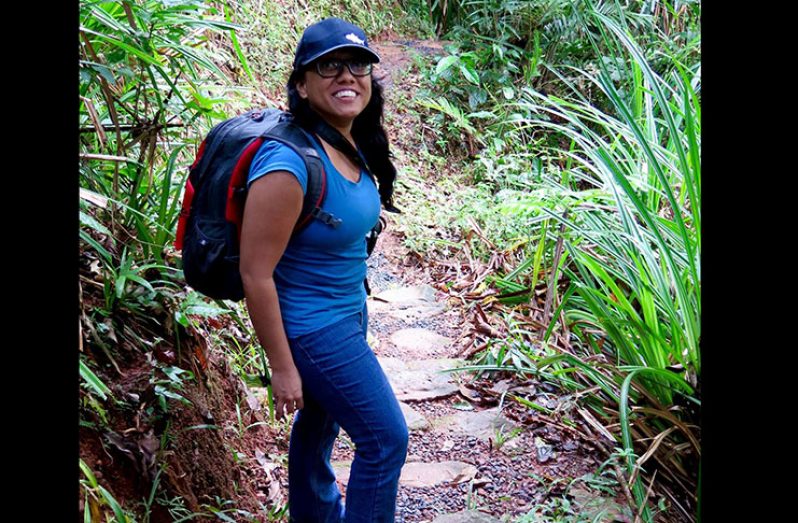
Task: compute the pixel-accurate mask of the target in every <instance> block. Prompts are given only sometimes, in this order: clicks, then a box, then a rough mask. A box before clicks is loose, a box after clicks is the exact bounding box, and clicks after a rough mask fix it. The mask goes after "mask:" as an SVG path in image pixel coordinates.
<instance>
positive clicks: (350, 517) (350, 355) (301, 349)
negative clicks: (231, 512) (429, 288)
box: [241, 18, 408, 523]
mask: <svg viewBox="0 0 798 523" xmlns="http://www.w3.org/2000/svg"><path fill="white" fill-rule="evenodd" d="M378 61H379V56H378V55H377V54H376V53H374V51H372V50H371V49H370V48H369V46H368V43H367V42H366V35H365V33H364V32H363V30H362V29H360V28H359V27H357V26H354V25H352V24H350V23H348V22H345V21H343V20H340V19H336V18H328V19H325V20H322V21H321V22H318V23H316V24H314V25H312V26H310V27H308V28H307V29H306V30H305V32H304V33H303V35H302V38H301V39H300V41H299V44H298V46H297V50H296V55H295V57H294V68H293V72H292V74H291V77H290V79H289V81H288V99H289V109H290V112H291V113H292V114H293V115H294V121H295V122H296V123H297V124H299V125H300V126H301V127H302V128H303V129H305V130H306V131H308V133H309V134H310V135H311V136H312V137H313V143H314V147H315V148H316V150H317V151H318V152H319V154H320V156H321V157H322V161H323V163H324V169H325V171H326V173H327V183H328V193H327V196H326V197H325V201H324V204H323V207H324V210H325V211H328V212H329V213H331V214H333V215H334V216H335V217H336V218H338V219H339V220H340V225H338V226H336V227H333V226H331V225H329V224H328V223H322V222H321V221H320V220H312V221H311V223H310V225H308V226H307V227H306V228H305V229H303V230H302V231H301V232H299V233H297V234H296V235H293V236H292V231H293V228H294V225H295V224H296V222H297V218H298V217H299V215H300V211H301V208H302V199H303V195H304V191H305V190H306V189H307V170H306V168H305V165H304V163H303V162H302V161H301V159H300V157H299V155H298V154H296V153H295V152H294V151H293V150H291V149H290V148H288V147H287V146H285V145H283V144H280V143H277V142H265V143H264V144H263V146H262V147H261V149H260V150H259V151H258V153H257V154H256V156H255V158H254V159H253V161H252V165H251V168H250V176H249V180H248V183H249V192H248V195H247V201H246V207H245V211H244V221H243V226H242V234H241V275H242V279H243V282H244V290H245V293H246V302H247V307H248V309H249V313H250V316H251V318H252V323H253V325H254V327H255V331H256V333H257V335H258V338H259V340H260V341H261V344H262V345H263V346H264V347H265V349H266V352H267V355H268V358H269V363H270V367H271V370H272V390H273V393H274V396H275V399H276V401H275V405H276V410H277V413H278V416H282V414H283V412H285V413H286V414H291V413H294V412H295V413H296V414H295V417H294V424H293V428H292V431H291V442H290V448H289V457H288V481H289V487H288V504H289V512H290V518H291V521H294V522H297V523H328V522H336V523H337V522H341V521H346V522H363V523H374V522H393V521H394V512H395V507H396V494H397V489H398V481H399V474H400V472H401V468H402V465H403V464H404V460H405V457H406V454H407V441H408V433H407V425H406V424H405V420H404V417H403V415H402V412H401V410H400V408H399V404H398V402H397V400H396V397H395V395H394V393H393V391H392V390H391V387H390V385H389V384H388V380H387V379H386V377H385V374H384V373H383V371H382V369H381V367H380V365H379V363H378V362H377V359H376V357H375V355H374V353H373V352H372V351H371V349H370V347H369V346H368V344H367V343H366V323H367V317H366V307H365V303H366V293H365V289H364V284H363V283H364V280H365V275H366V264H365V260H366V244H365V236H366V233H367V232H368V231H369V230H370V229H371V228H372V227H373V226H374V225H375V223H376V222H377V220H378V218H379V212H380V201H382V203H383V204H384V205H385V206H386V208H388V209H390V208H391V207H392V205H391V197H392V193H393V180H394V177H395V174H396V171H395V169H394V168H393V165H392V164H391V161H390V157H389V151H388V141H387V138H386V135H385V131H384V130H383V128H382V123H381V121H382V105H383V99H382V93H381V88H380V86H379V84H378V83H377V82H376V81H375V80H374V78H373V77H372V76H371V70H372V64H373V63H374V62H378ZM320 135H321V136H320ZM355 148H357V152H355V151H354V149H355ZM368 167H370V168H371V171H372V173H373V174H374V175H375V176H376V178H377V181H378V182H379V189H378V188H377V187H376V185H375V181H374V180H373V179H372V177H371V176H369V175H368V172H367V170H366V169H367V168H368ZM339 427H342V428H343V429H344V430H345V431H346V432H347V434H349V436H350V437H351V438H352V440H353V441H354V443H355V446H356V451H355V458H354V461H353V463H352V468H351V472H350V476H349V483H348V485H347V490H346V507H345V510H344V506H343V504H342V503H341V493H340V492H339V490H338V487H337V485H336V482H335V476H334V474H333V470H332V467H331V466H330V463H329V460H330V455H331V453H332V448H333V443H334V441H335V438H336V436H337V435H338V432H339Z"/></svg>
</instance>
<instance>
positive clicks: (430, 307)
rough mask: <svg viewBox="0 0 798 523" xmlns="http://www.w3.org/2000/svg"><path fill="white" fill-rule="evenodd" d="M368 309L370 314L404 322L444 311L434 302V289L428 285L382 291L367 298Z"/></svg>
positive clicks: (443, 307)
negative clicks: (386, 316)
mask: <svg viewBox="0 0 798 523" xmlns="http://www.w3.org/2000/svg"><path fill="white" fill-rule="evenodd" d="M368 308H369V313H370V314H381V313H387V314H389V315H390V316H393V317H394V318H397V319H400V320H403V321H406V322H413V321H416V320H420V319H424V318H429V317H431V316H434V315H436V314H440V313H441V312H443V311H444V310H446V306H445V305H443V304H441V303H438V302H437V301H436V300H435V289H434V288H432V287H430V286H429V285H419V286H415V287H399V288H396V289H389V290H387V291H383V292H381V293H379V294H377V295H375V296H373V297H370V298H369V300H368Z"/></svg>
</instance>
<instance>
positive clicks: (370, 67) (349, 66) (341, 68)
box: [313, 58, 374, 78]
mask: <svg viewBox="0 0 798 523" xmlns="http://www.w3.org/2000/svg"><path fill="white" fill-rule="evenodd" d="M324 62H338V68H337V70H336V71H335V74H333V75H325V74H322V72H321V64H322V63H324ZM353 63H357V64H365V65H367V66H368V72H366V74H355V72H354V71H353V70H352V64H353ZM344 66H346V68H347V69H348V70H349V72H350V73H351V74H352V76H355V77H357V78H363V77H366V76H368V75H370V74H371V73H372V71H373V70H374V64H373V63H372V62H369V61H365V60H354V59H353V60H344V59H341V58H328V59H325V60H317V61H316V62H314V63H313V69H314V70H315V72H316V74H318V75H319V76H321V77H322V78H336V77H338V76H339V75H340V74H341V73H343V72H344Z"/></svg>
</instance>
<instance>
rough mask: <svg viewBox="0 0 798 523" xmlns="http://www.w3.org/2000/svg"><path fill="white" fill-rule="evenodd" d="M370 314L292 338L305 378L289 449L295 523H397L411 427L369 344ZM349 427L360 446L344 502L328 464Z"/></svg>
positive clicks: (291, 341)
mask: <svg viewBox="0 0 798 523" xmlns="http://www.w3.org/2000/svg"><path fill="white" fill-rule="evenodd" d="M367 322H368V320H367V314H366V311H365V308H364V312H363V313H360V314H354V315H352V316H350V317H349V318H346V319H344V320H341V321H339V322H337V323H335V324H333V325H330V326H329V327H325V328H323V329H321V330H319V331H316V332H313V333H310V334H305V335H302V336H299V337H297V338H292V339H290V340H289V344H290V346H291V352H292V354H293V357H294V363H295V364H296V366H297V369H298V370H299V374H300V376H301V377H302V388H303V396H304V408H303V409H302V410H300V411H299V412H297V413H296V415H295V417H294V425H293V428H292V430H291V444H290V448H289V451H288V506H289V512H290V521H292V522H295V523H340V522H346V523H355V522H358V523H393V521H394V513H395V511H396V495H397V490H398V485H399V474H400V472H401V469H402V466H403V465H404V462H405V457H406V456H407V442H408V432H407V425H406V423H405V419H404V416H403V414H402V411H401V409H400V408H399V403H398V402H397V400H396V396H395V395H394V392H393V390H392V389H391V386H390V384H389V383H388V380H387V378H386V377H385V374H384V373H383V371H382V368H381V367H380V364H379V362H378V361H377V358H376V356H375V355H374V353H373V352H372V350H371V348H370V347H369V346H368V344H367V343H366V336H365V333H366V325H367ZM339 428H343V429H344V430H345V431H346V432H347V434H348V435H349V437H350V438H351V439H352V441H353V442H354V444H355V458H354V461H353V462H352V468H351V471H350V475H349V483H348V484H347V488H346V507H345V510H344V506H343V504H342V503H341V493H340V491H339V490H338V486H337V485H336V483H335V475H334V473H333V469H332V467H331V466H330V455H331V453H332V449H333V443H334V442H335V438H336V437H337V436H338V432H339Z"/></svg>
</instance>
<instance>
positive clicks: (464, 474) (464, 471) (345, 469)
mask: <svg viewBox="0 0 798 523" xmlns="http://www.w3.org/2000/svg"><path fill="white" fill-rule="evenodd" d="M351 466H352V462H351V461H334V462H332V467H333V470H334V471H335V477H336V479H337V480H338V482H339V483H340V484H341V485H346V484H347V482H348V481H349V469H350V467H351ZM476 475H477V468H476V467H475V466H474V465H471V464H469V463H463V462H461V461H440V462H435V463H424V462H420V461H414V462H410V463H405V465H404V467H402V475H401V476H399V483H400V484H401V485H405V486H407V487H416V488H418V487H421V488H425V487H434V486H436V485H441V484H444V483H445V484H457V483H463V482H466V481H471V480H472V479H474V477H475V476H476Z"/></svg>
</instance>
